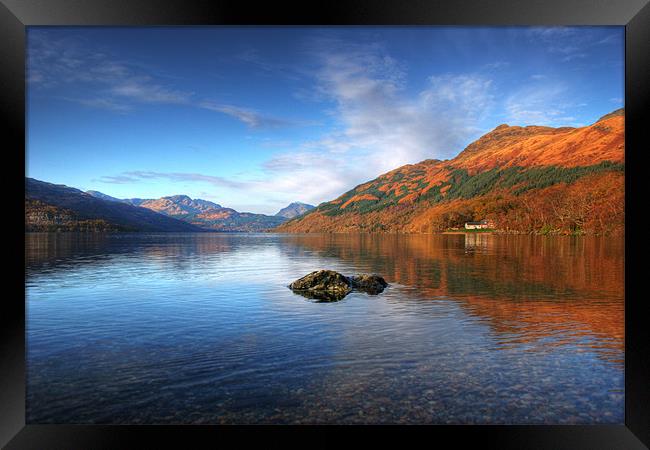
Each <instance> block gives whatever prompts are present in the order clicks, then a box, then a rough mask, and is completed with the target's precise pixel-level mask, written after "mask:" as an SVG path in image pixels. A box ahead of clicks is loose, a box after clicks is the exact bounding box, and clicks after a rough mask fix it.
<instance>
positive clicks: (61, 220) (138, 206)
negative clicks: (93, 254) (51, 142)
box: [25, 178, 313, 232]
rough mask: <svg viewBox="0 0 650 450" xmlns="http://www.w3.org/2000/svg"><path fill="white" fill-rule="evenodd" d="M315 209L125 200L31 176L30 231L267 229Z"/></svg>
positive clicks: (185, 199)
mask: <svg viewBox="0 0 650 450" xmlns="http://www.w3.org/2000/svg"><path fill="white" fill-rule="evenodd" d="M309 208H313V206H312V205H307V204H304V203H292V204H291V205H289V206H287V207H286V208H283V209H282V210H281V211H280V212H279V213H278V214H277V215H275V216H267V215H265V214H253V213H246V212H238V211H235V210H234V209H232V208H224V207H223V206H221V205H219V204H217V203H214V202H211V201H208V200H201V199H192V198H190V197H188V196H187V195H172V196H169V197H162V198H158V199H141V198H130V199H119V198H115V197H111V196H110V195H106V194H103V193H101V192H99V191H87V192H83V191H80V190H79V189H75V188H71V187H68V186H64V185H56V184H52V183H46V182H44V181H39V180H35V179H33V178H26V179H25V210H26V211H25V227H26V230H27V231H178V232H184V231H206V230H208V231H210V230H213V231H265V230H268V229H270V228H273V227H276V226H278V225H280V224H281V223H283V222H284V221H286V220H287V217H286V216H284V215H280V213H283V214H293V215H292V217H295V216H296V214H297V212H298V211H301V210H305V211H306V210H307V209H309Z"/></svg>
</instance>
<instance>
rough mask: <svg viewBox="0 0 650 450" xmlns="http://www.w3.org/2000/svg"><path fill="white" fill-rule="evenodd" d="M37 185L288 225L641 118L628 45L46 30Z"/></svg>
mask: <svg viewBox="0 0 650 450" xmlns="http://www.w3.org/2000/svg"><path fill="white" fill-rule="evenodd" d="M27 39H28V40H27V87H28V89H27V155H26V158H27V160H26V165H27V167H26V174H27V176H29V177H34V178H37V179H40V180H43V181H48V182H52V183H57V184H66V185H68V186H73V187H76V188H79V189H82V190H89V189H94V190H98V191H101V192H104V193H106V194H109V195H112V196H115V197H120V198H126V197H129V198H131V197H140V198H158V197H161V196H165V195H174V194H187V195H189V196H190V197H192V198H203V199H207V200H212V201H215V202H217V203H220V204H222V205H224V206H228V207H232V208H235V209H237V210H239V211H251V212H260V213H266V214H274V213H275V212H277V211H278V210H279V209H280V208H281V207H283V206H286V205H287V204H288V203H290V202H292V201H303V202H307V203H312V204H318V203H320V202H322V201H327V200H331V199H333V198H335V197H337V196H338V195H340V194H342V193H343V192H345V191H347V190H349V189H350V188H352V187H354V186H356V185H357V184H360V183H362V182H364V181H367V180H369V179H372V178H374V177H376V176H378V175H380V174H382V173H385V172H387V171H389V170H392V169H394V168H396V167H398V166H400V165H403V164H410V163H416V162H418V161H422V160H424V159H429V158H438V159H448V158H452V157H454V156H455V155H456V154H458V153H459V152H460V151H461V150H462V149H463V148H464V147H465V146H467V144H469V143H470V142H472V141H473V140H475V139H477V138H478V137H480V136H481V135H482V134H484V133H486V132H488V131H490V130H492V129H494V128H495V127H496V126H498V125H500V124H502V123H507V124H509V125H548V126H574V127H579V126H584V125H588V124H590V123H593V122H594V121H595V120H597V119H598V118H599V117H601V116H602V115H604V114H607V113H609V112H611V111H613V110H614V109H617V108H620V107H622V106H623V98H624V29H623V27H552V28H539V27H535V28H532V27H496V28H495V27H490V28H479V27H327V28H319V27H155V28H128V27H119V28H113V27H29V29H28V33H27Z"/></svg>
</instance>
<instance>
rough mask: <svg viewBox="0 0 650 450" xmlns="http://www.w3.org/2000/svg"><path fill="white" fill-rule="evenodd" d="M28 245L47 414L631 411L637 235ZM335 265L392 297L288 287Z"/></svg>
mask: <svg viewBox="0 0 650 450" xmlns="http://www.w3.org/2000/svg"><path fill="white" fill-rule="evenodd" d="M25 238H26V248H25V258H26V267H25V271H26V286H25V291H26V292H25V296H26V345H27V355H26V356H27V360H26V362H27V380H26V381H27V400H26V402H27V404H26V408H27V422H28V423H32V424H34V423H58V424H61V423H104V424H127V423H128V424H145V423H146V424H149V423H156V424H172V423H178V424H190V423H192V424H207V423H211V424H221V423H224V424H231V423H237V424H296V423H308V424H321V423H323V424H329V423H373V424H381V423H413V424H593V423H618V424H620V423H623V420H624V415H623V413H624V245H623V238H621V237H579V236H515V235H490V234H481V233H468V234H455V235H390V234H272V233H261V234H245V233H187V234H147V233H134V234H130V233H124V234H120V233H114V234H111V233H108V234H102V233H29V234H26V236H25ZM325 268H326V269H332V270H336V271H339V272H341V273H343V274H344V275H354V274H356V273H378V274H380V275H382V276H383V277H384V278H385V279H386V281H387V282H388V283H389V286H388V287H387V288H386V290H385V291H384V292H382V293H381V294H379V295H369V294H366V293H363V292H352V293H351V294H349V295H348V296H346V297H345V298H344V299H343V300H341V301H339V302H332V303H319V302H316V301H313V300H310V299H307V298H304V297H302V296H300V295H297V294H295V293H293V292H292V291H291V290H289V289H288V288H287V285H288V284H289V283H290V282H291V281H293V280H295V279H297V278H299V277H301V276H303V275H305V274H307V273H309V272H311V271H313V270H317V269H325Z"/></svg>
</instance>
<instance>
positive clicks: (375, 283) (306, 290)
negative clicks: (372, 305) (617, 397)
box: [288, 270, 388, 302]
mask: <svg viewBox="0 0 650 450" xmlns="http://www.w3.org/2000/svg"><path fill="white" fill-rule="evenodd" d="M386 286H388V283H386V281H385V280H384V279H383V278H382V277H380V276H379V275H367V274H361V275H356V276H354V277H351V278H348V277H346V276H344V275H342V274H340V273H338V272H335V271H333V270H316V271H314V272H311V273H310V274H307V275H305V276H304V277H302V278H299V279H297V280H296V281H294V282H293V283H291V284H290V285H289V286H288V287H289V289H291V290H293V291H294V292H296V293H297V294H300V295H302V296H303V297H307V298H311V299H315V300H319V301H324V302H335V301H339V300H341V299H343V298H344V297H345V296H346V295H348V294H349V293H350V292H351V291H352V290H353V289H357V290H360V291H364V292H367V293H369V294H373V295H375V294H379V293H380V292H382V291H383V290H384V288H385V287H386Z"/></svg>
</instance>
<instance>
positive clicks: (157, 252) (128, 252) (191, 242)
mask: <svg viewBox="0 0 650 450" xmlns="http://www.w3.org/2000/svg"><path fill="white" fill-rule="evenodd" d="M239 245H241V243H240V244H239ZM236 246H237V242H236V241H234V240H233V239H231V237H230V236H228V235H219V234H213V233H196V234H191V233H183V234H172V233H163V234H145V233H138V234H126V233H28V234H26V235H25V266H26V269H27V275H28V276H30V275H36V274H38V273H40V272H43V271H47V272H50V273H51V272H52V271H57V270H68V269H70V268H72V267H78V266H82V265H83V266H87V265H93V264H106V263H109V262H111V261H114V260H115V259H118V258H126V257H128V258H142V259H144V260H147V261H150V262H154V263H158V264H162V265H165V266H172V267H171V268H176V269H178V270H183V269H184V268H185V267H186V266H187V264H188V260H189V259H191V257H192V256H194V255H197V254H202V255H213V254H219V253H228V252H231V251H233V247H236Z"/></svg>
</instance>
